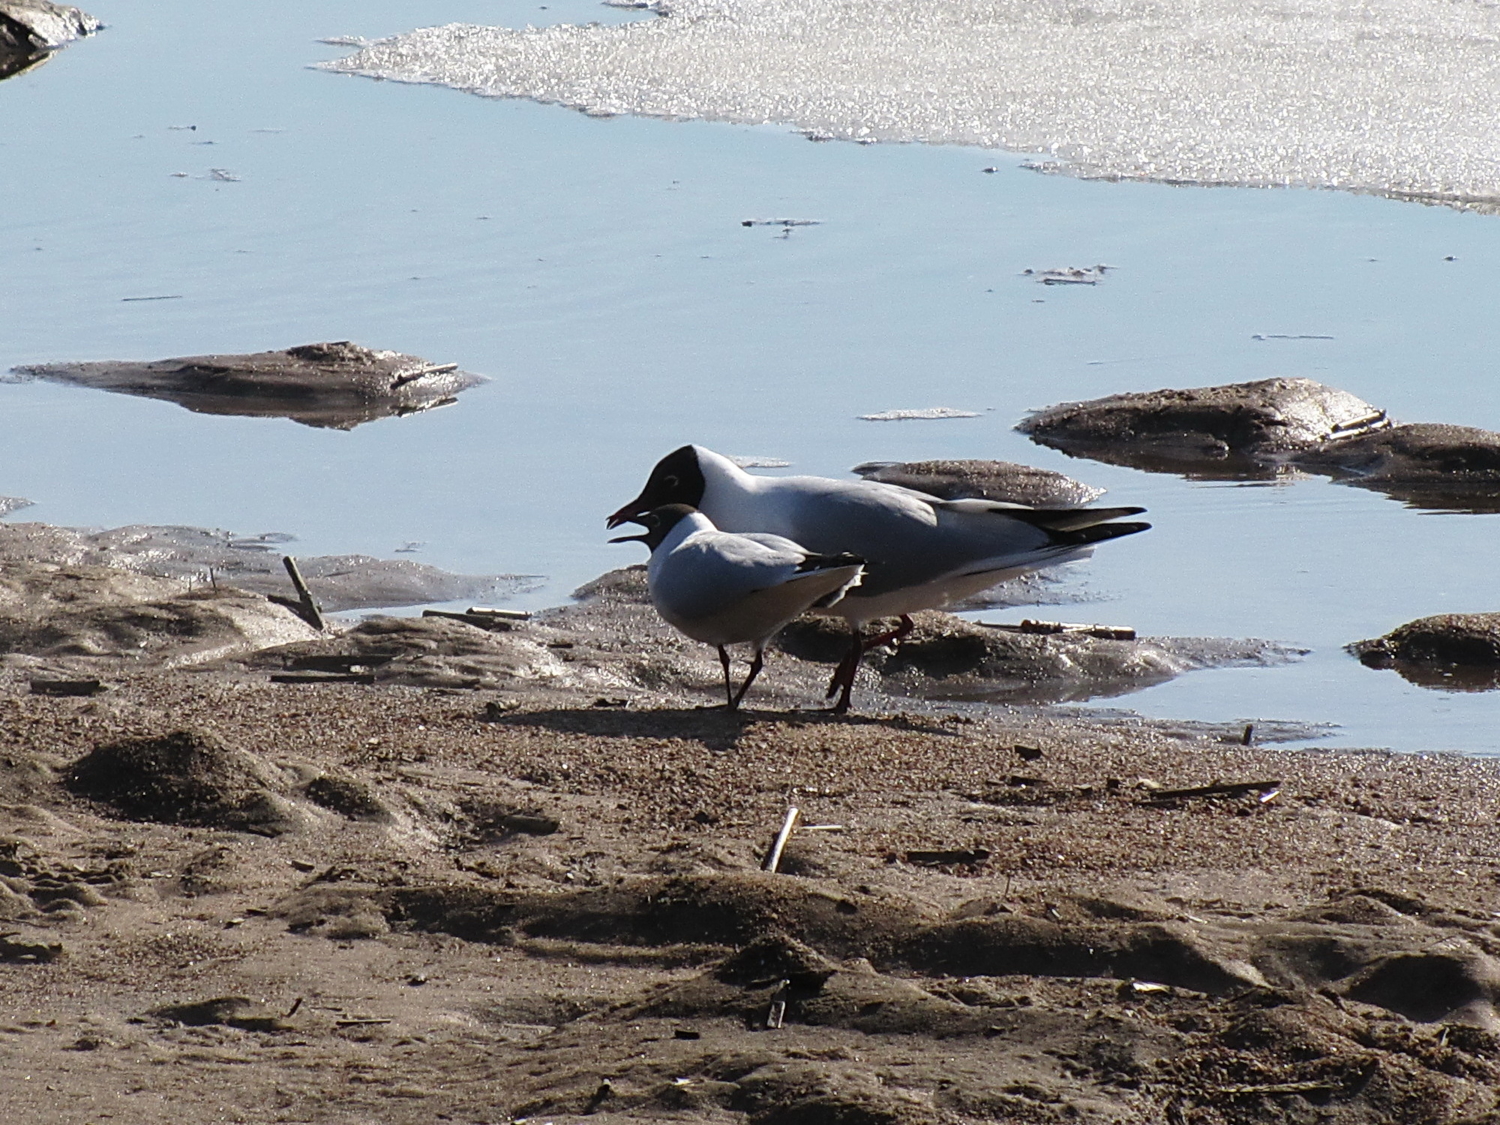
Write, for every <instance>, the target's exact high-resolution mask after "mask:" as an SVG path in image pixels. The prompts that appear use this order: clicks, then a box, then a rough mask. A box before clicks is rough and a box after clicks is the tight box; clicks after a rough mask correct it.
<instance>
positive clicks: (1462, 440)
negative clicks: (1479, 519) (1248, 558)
mask: <svg viewBox="0 0 1500 1125" xmlns="http://www.w3.org/2000/svg"><path fill="white" fill-rule="evenodd" d="M1294 460H1295V464H1296V465H1298V466H1299V467H1301V468H1307V469H1312V470H1314V471H1317V472H1332V473H1336V474H1338V475H1339V476H1340V477H1341V479H1344V480H1345V481H1346V482H1347V483H1349V484H1357V485H1360V486H1361V487H1364V488H1373V489H1376V490H1378V491H1380V492H1384V493H1386V494H1387V495H1389V496H1391V497H1393V498H1395V499H1397V500H1403V501H1405V502H1407V503H1408V504H1411V505H1412V506H1413V507H1419V508H1447V509H1457V510H1463V511H1477V512H1495V511H1500V433H1495V432H1494V431H1493V430H1480V429H1476V428H1474V427H1473V426H1446V425H1438V424H1435V423H1426V422H1424V423H1416V424H1411V425H1402V426H1391V427H1389V428H1387V429H1383V430H1377V431H1375V432H1373V433H1368V434H1363V435H1360V436H1358V437H1351V438H1345V439H1341V440H1339V441H1333V442H1329V443H1328V444H1326V445H1323V446H1320V447H1319V448H1317V449H1314V450H1310V451H1309V452H1307V453H1301V454H1298V455H1297V456H1296V458H1295V459H1294Z"/></svg>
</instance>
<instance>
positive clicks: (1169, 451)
mask: <svg viewBox="0 0 1500 1125" xmlns="http://www.w3.org/2000/svg"><path fill="white" fill-rule="evenodd" d="M1388 424H1389V423H1388V422H1387V420H1386V416H1385V411H1383V410H1380V409H1378V408H1377V407H1374V406H1371V405H1370V404H1369V403H1368V402H1365V401H1363V400H1362V399H1359V398H1356V397H1355V396H1354V395H1351V394H1349V393H1348V392H1347V391H1341V390H1339V389H1337V388H1336V387H1326V386H1324V385H1323V384H1321V383H1315V382H1313V381H1312V380H1311V379H1262V380H1259V381H1258V382H1253V383H1231V384H1227V385H1223V386H1217V387H1193V388H1189V389H1187V390H1170V389H1168V390H1159V391H1144V392H1139V393H1132V394H1120V395H1110V396H1108V397H1106V398H1098V399H1092V400H1090V401H1088V402H1065V403H1063V404H1061V405H1060V406H1053V407H1049V408H1048V409H1046V410H1039V411H1037V412H1036V413H1034V414H1032V415H1030V416H1029V417H1028V418H1026V419H1025V420H1024V421H1023V422H1021V424H1020V425H1019V426H1017V427H1016V428H1017V429H1019V430H1020V431H1021V432H1023V433H1026V434H1030V435H1031V437H1032V440H1034V441H1038V442H1041V443H1042V444H1043V445H1050V446H1053V447H1055V448H1057V449H1061V450H1063V451H1064V452H1066V453H1073V454H1077V455H1080V456H1087V457H1092V458H1094V459H1096V460H1100V461H1107V462H1109V463H1111V464H1118V465H1130V466H1133V467H1135V468H1141V469H1149V470H1155V471H1166V472H1188V471H1195V470H1207V471H1222V470H1225V469H1228V470H1231V472H1232V473H1233V475H1236V476H1239V475H1261V476H1264V475H1269V474H1270V473H1271V472H1272V471H1273V470H1272V469H1270V468H1268V467H1267V466H1266V465H1265V464H1264V462H1263V461H1261V460H1257V459H1266V458H1269V459H1274V458H1276V457H1277V456H1284V455H1287V454H1291V453H1295V452H1298V451H1300V450H1306V449H1312V448H1315V447H1318V446H1322V445H1324V444H1325V443H1327V442H1330V441H1333V440H1336V439H1340V438H1343V437H1352V436H1355V435H1360V434H1365V433H1368V432H1370V431H1372V430H1378V429H1381V428H1383V427H1385V426H1387V425H1388Z"/></svg>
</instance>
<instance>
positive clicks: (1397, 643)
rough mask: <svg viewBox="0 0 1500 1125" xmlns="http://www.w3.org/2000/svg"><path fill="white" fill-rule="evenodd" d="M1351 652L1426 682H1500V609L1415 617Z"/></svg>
mask: <svg viewBox="0 0 1500 1125" xmlns="http://www.w3.org/2000/svg"><path fill="white" fill-rule="evenodd" d="M1349 651H1350V652H1351V653H1353V654H1354V655H1355V656H1357V657H1359V661H1360V663H1361V664H1364V665H1365V666H1366V667H1369V668H1392V669H1394V670H1395V671H1397V672H1399V673H1400V674H1401V675H1402V676H1403V677H1404V678H1405V679H1407V680H1409V681H1411V682H1412V683H1414V684H1419V685H1421V686H1422V687H1436V688H1446V689H1448V690H1451V691H1487V690H1490V689H1491V688H1496V687H1500V613H1440V614H1437V615H1436V616H1433V617H1421V618H1418V619H1417V620H1416V621H1409V622H1407V623H1406V624H1405V625H1402V626H1400V627H1399V628H1397V629H1393V630H1391V631H1390V632H1389V633H1387V634H1386V635H1385V636H1383V637H1376V638H1375V639H1374V640H1369V641H1356V642H1355V643H1354V644H1352V645H1350V646H1349Z"/></svg>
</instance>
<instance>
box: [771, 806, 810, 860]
mask: <svg viewBox="0 0 1500 1125" xmlns="http://www.w3.org/2000/svg"><path fill="white" fill-rule="evenodd" d="M799 811H801V810H799V809H798V808H797V806H796V805H793V806H791V808H789V809H787V810H786V819H785V820H784V821H782V822H781V831H780V832H778V833H776V841H775V843H773V844H772V845H771V854H770V855H768V856H766V862H765V863H763V864H761V870H762V871H770V872H772V873H774V872H775V871H776V869H777V868H778V867H780V866H781V853H782V850H783V849H784V848H785V847H786V842H787V840H788V838H790V836H791V834H792V829H793V828H794V827H796V825H797V814H798V812H799Z"/></svg>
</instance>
